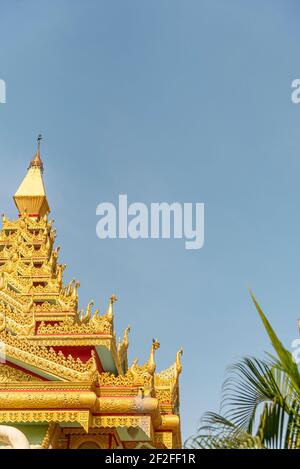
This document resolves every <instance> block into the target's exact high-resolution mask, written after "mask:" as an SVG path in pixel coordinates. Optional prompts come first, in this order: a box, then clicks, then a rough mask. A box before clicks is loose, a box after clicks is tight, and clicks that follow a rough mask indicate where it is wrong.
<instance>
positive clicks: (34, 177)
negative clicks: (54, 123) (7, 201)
mask: <svg viewBox="0 0 300 469" xmlns="http://www.w3.org/2000/svg"><path fill="white" fill-rule="evenodd" d="M41 140H42V136H41V135H39V136H38V139H37V142H38V144H37V151H36V153H35V155H34V157H33V159H32V160H31V162H30V165H29V167H28V170H27V174H26V176H25V177H24V179H23V181H22V182H21V184H20V186H19V188H18V190H17V192H16V193H15V195H14V201H15V204H16V206H17V208H18V210H19V214H20V215H25V214H26V213H27V214H28V216H29V217H36V218H40V217H43V216H44V215H46V214H47V213H49V212H50V208H49V205H48V201H47V196H46V190H45V185H44V181H43V176H42V173H43V170H44V168H43V162H42V160H41V155H40V145H41Z"/></svg>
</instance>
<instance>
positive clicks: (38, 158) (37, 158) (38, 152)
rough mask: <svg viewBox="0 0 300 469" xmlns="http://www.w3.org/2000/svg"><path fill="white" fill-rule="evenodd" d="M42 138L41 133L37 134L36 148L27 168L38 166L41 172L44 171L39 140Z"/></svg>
mask: <svg viewBox="0 0 300 469" xmlns="http://www.w3.org/2000/svg"><path fill="white" fill-rule="evenodd" d="M42 140H43V137H42V134H39V135H38V138H37V150H36V153H35V155H34V157H33V159H32V160H31V162H30V165H29V168H39V169H40V170H41V172H43V171H44V166H43V162H42V160H41V141H42ZM29 168H28V169H29Z"/></svg>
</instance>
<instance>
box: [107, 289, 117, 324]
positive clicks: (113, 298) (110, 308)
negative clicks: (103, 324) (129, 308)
mask: <svg viewBox="0 0 300 469" xmlns="http://www.w3.org/2000/svg"><path fill="white" fill-rule="evenodd" d="M116 301H118V298H117V297H116V295H112V296H111V297H110V299H109V304H108V309H107V311H106V316H107V319H108V321H110V322H112V321H113V319H114V307H113V306H114V303H115V302H116Z"/></svg>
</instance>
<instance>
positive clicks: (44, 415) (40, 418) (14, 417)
mask: <svg viewBox="0 0 300 469" xmlns="http://www.w3.org/2000/svg"><path fill="white" fill-rule="evenodd" d="M89 420H90V413H89V411H85V410H82V411H73V410H38V411H36V410H16V411H3V410H1V411H0V423H32V422H35V423H41V422H58V423H59V422H66V423H79V424H80V425H81V426H82V427H83V428H84V429H85V430H86V431H88V429H89Z"/></svg>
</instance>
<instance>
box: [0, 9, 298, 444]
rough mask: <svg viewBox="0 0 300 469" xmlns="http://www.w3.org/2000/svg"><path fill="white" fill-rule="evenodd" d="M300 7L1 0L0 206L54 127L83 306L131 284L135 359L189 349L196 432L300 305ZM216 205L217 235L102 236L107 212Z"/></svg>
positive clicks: (191, 426) (209, 218) (63, 236)
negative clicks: (157, 205) (238, 366)
mask: <svg viewBox="0 0 300 469" xmlns="http://www.w3.org/2000/svg"><path fill="white" fill-rule="evenodd" d="M299 16H300V5H299V2H297V1H296V0H295V1H291V0H290V1H284V0H281V1H277V0H272V1H271V0H264V1H263V2H262V1H261V0H260V1H258V0H252V1H251V2H249V1H248V2H246V1H242V0H228V1H225V0H222V1H221V0H188V1H184V0H180V1H179V0H160V1H150V0H148V1H145V0H126V1H124V0H110V1H108V0H106V1H101V0H89V1H88V2H82V1H79V0H72V1H71V0H68V1H66V0H51V1H50V0H42V1H32V0H27V1H26V2H25V1H21V0H18V1H17V0H10V1H5V0H0V78H1V79H4V80H5V81H6V85H7V103H6V104H3V105H0V161H1V184H0V206H1V211H3V212H5V213H6V215H7V216H10V217H12V216H15V215H16V211H15V209H14V206H13V203H12V199H11V196H12V195H13V193H14V191H15V190H16V188H17V186H18V184H19V182H20V180H21V179H22V177H23V176H24V173H25V170H26V168H27V165H28V161H29V160H30V158H31V157H32V155H33V153H34V150H35V138H36V136H37V134H38V133H39V132H42V133H43V135H44V143H43V150H42V151H43V158H44V163H45V181H46V186H47V193H48V198H49V203H50V207H51V209H52V216H53V218H54V219H55V224H56V228H57V231H58V240H57V241H58V244H60V245H61V246H62V250H61V256H60V259H61V260H62V262H66V263H67V264H68V269H67V271H66V279H67V280H69V279H71V278H73V277H77V278H79V279H80V280H81V289H80V303H81V305H82V306H84V305H85V304H86V303H87V301H88V300H89V299H91V298H93V299H94V300H95V301H96V302H97V303H98V305H99V306H100V307H101V310H104V309H105V307H106V305H107V301H108V298H109V296H110V295H111V294H112V293H116V294H117V296H118V298H119V301H118V303H117V304H116V308H115V310H116V326H117V330H118V333H119V334H122V330H123V328H124V327H126V326H127V325H128V324H131V326H132V333H131V336H130V341H131V344H130V359H133V358H135V357H136V356H138V357H139V358H140V361H143V360H146V359H147V357H148V353H149V348H150V344H151V340H152V337H157V338H158V339H159V340H160V343H161V349H160V350H159V351H158V353H157V362H158V369H162V368H164V367H167V366H169V365H170V364H171V363H172V362H173V361H174V358H175V353H176V351H177V350H178V348H179V347H180V346H183V348H184V358H183V362H184V368H183V374H182V376H181V412H182V427H183V434H184V437H187V436H189V435H190V434H191V433H193V432H194V431H195V429H196V427H197V423H198V419H199V417H200V416H201V414H202V413H203V412H204V411H206V410H218V407H219V402H220V395H221V384H222V381H223V378H224V372H225V368H226V366H228V365H229V364H231V363H232V362H234V361H235V360H236V359H238V358H239V357H240V356H242V355H245V354H251V355H252V354H253V355H258V356H263V353H264V351H265V350H270V345H269V341H268V339H267V337H266V335H265V333H264V331H263V328H262V325H261V324H260V322H259V319H258V317H257V314H256V312H255V310H254V307H253V305H252V304H251V301H250V297H249V294H248V291H247V288H248V287H251V288H252V290H253V291H254V293H255V295H256V296H257V298H258V300H259V302H260V303H261V305H262V307H263V309H264V310H265V312H266V313H267V314H268V317H269V319H270V320H271V322H272V324H273V326H274V327H275V329H276V330H277V331H278V332H279V335H280V337H281V338H282V340H283V342H284V343H285V344H286V345H287V346H290V343H291V342H292V340H293V339H295V338H297V336H298V330H297V319H298V316H300V314H299V313H300V294H299V283H300V242H299V241H300V213H299V199H300V184H299V175H300V105H295V104H292V102H291V99H290V95H291V83H292V81H293V80H294V79H295V78H300V61H299V43H300V30H299V19H300V18H299ZM122 193H125V194H127V195H128V199H129V202H135V201H139V202H144V203H146V204H150V203H151V202H161V201H166V202H173V201H178V202H194V203H196V202H204V203H205V245H204V247H203V248H202V249H201V250H199V251H187V250H185V249H184V243H183V241H181V240H169V241H168V240H99V239H98V238H97V237H96V231H95V228H96V223H97V220H98V219H97V217H96V214H95V211H96V206H97V205H98V204H99V203H100V202H106V201H108V202H117V197H118V195H119V194H122Z"/></svg>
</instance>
